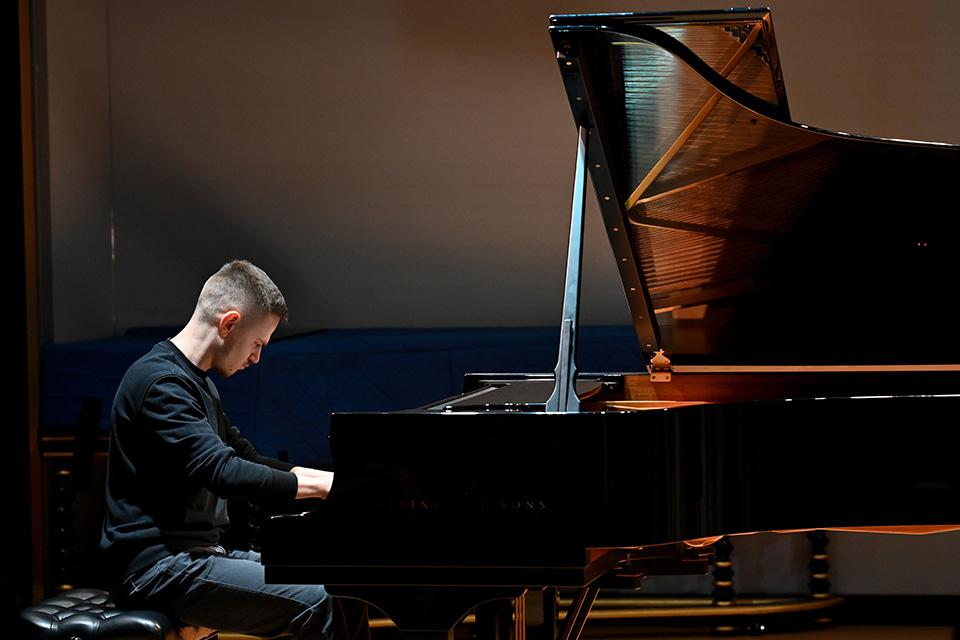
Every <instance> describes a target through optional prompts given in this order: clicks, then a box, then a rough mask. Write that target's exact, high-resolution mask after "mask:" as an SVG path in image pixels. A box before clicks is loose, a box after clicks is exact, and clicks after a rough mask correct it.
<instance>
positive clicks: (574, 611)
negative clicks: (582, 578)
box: [557, 585, 600, 640]
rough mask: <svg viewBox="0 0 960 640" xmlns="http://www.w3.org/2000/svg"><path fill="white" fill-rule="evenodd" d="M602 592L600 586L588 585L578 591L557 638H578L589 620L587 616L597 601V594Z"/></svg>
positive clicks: (565, 639)
mask: <svg viewBox="0 0 960 640" xmlns="http://www.w3.org/2000/svg"><path fill="white" fill-rule="evenodd" d="M599 593H600V587H595V586H593V585H588V586H586V587H582V588H581V589H580V591H578V592H577V597H576V598H574V599H573V603H572V604H571V605H570V609H568V610H567V615H566V618H565V619H564V621H563V629H562V630H561V631H560V635H559V636H557V640H578V639H579V638H580V632H581V631H583V625H585V624H586V622H587V616H588V615H589V614H590V609H592V608H593V603H594V602H596V601H597V594H599Z"/></svg>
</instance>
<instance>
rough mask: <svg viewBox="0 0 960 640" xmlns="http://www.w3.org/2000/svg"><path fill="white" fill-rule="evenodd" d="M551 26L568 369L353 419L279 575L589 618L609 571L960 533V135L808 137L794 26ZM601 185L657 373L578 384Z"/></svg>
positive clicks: (572, 619) (401, 607)
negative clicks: (896, 533) (945, 138)
mask: <svg viewBox="0 0 960 640" xmlns="http://www.w3.org/2000/svg"><path fill="white" fill-rule="evenodd" d="M550 32H551V35H552V38H553V42H554V45H555V48H556V55H557V60H558V62H559V66H560V71H561V76H562V79H563V82H564V84H565V86H566V89H567V93H568V96H569V101H570V106H571V108H572V111H573V116H574V122H575V124H576V126H577V128H578V130H579V133H580V135H579V137H578V148H577V154H578V174H577V181H576V185H575V189H574V193H575V197H574V206H573V214H572V224H571V243H570V253H569V256H570V257H569V259H568V266H567V287H566V289H565V296H566V297H565V301H564V317H563V319H562V323H561V331H560V334H561V344H560V355H559V357H558V365H557V370H556V371H555V372H554V374H553V375H550V374H530V375H495V374H494V375H479V374H478V375H473V376H468V378H467V381H466V385H465V386H466V388H465V392H464V394H463V395H462V396H459V397H457V398H449V399H446V400H438V401H437V402H436V403H433V404H431V405H430V406H427V407H423V408H421V409H416V410H411V411H404V412H397V413H348V414H335V415H334V416H333V419H332V421H331V449H332V452H333V457H334V462H335V465H336V480H335V482H334V485H333V489H332V491H331V493H330V496H329V498H328V500H327V501H326V502H325V503H323V504H321V505H320V506H319V507H318V508H317V509H315V510H313V511H311V512H309V513H306V514H302V515H298V516H288V517H278V518H274V519H271V520H270V521H269V522H267V523H266V524H265V526H264V530H263V538H262V559H263V563H264V565H265V569H266V576H267V579H268V580H270V581H272V582H318V583H323V584H326V585H327V588H328V589H329V590H330V591H331V593H335V594H341V595H347V596H351V597H359V598H363V599H366V600H368V601H370V602H373V603H374V604H376V605H377V606H378V607H379V608H381V609H382V610H383V611H385V612H386V613H387V614H388V615H390V616H391V617H392V618H394V620H395V621H396V622H397V623H398V625H399V626H400V627H401V628H403V629H406V630H426V631H439V632H449V631H450V628H451V627H452V625H453V624H454V623H455V622H456V621H457V620H459V619H460V618H461V617H462V616H463V615H465V614H466V612H467V611H468V610H469V609H470V608H471V607H473V606H475V605H476V604H478V603H480V602H483V601H485V600H489V599H491V598H497V597H513V596H515V595H517V593H520V592H522V591H523V590H524V589H527V588H541V587H548V586H569V587H580V588H582V589H583V591H582V592H581V596H582V597H581V598H578V600H577V602H578V603H579V604H580V605H583V606H584V607H585V609H586V610H588V609H589V601H590V598H591V597H593V596H595V595H596V587H597V585H599V584H601V580H602V579H604V578H603V577H604V576H610V575H617V570H618V568H623V567H630V572H632V573H633V574H634V577H635V575H642V574H643V573H645V572H646V573H651V572H655V571H661V570H668V569H665V568H666V567H669V570H671V571H680V570H681V565H683V564H689V563H691V562H692V563H693V566H696V567H700V568H702V566H703V558H704V555H703V553H708V552H709V551H708V550H707V551H705V552H701V551H700V550H696V551H695V552H694V553H692V554H691V553H687V551H689V550H691V549H696V545H700V544H704V543H705V542H709V541H710V540H711V539H713V538H715V537H716V536H721V535H728V534H745V533H749V532H753V531H772V530H787V529H790V530H804V529H811V528H853V529H860V528H867V529H872V530H876V529H877V528H880V529H882V530H891V528H896V529H900V530H912V531H936V530H943V529H950V528H955V527H956V526H957V524H958V523H960V466H958V465H957V464H956V460H955V457H956V452H957V451H958V450H960V428H958V427H960V424H958V420H957V417H956V416H958V415H960V366H958V365H960V338H958V335H960V334H958V332H957V331H956V326H955V325H956V322H955V320H954V318H953V315H952V311H951V309H950V306H949V303H950V300H949V298H950V297H951V295H952V294H953V292H954V289H955V287H956V285H955V283H956V282H957V281H960V261H958V260H956V259H955V257H954V255H952V254H956V253H958V252H960V246H958V238H960V233H958V231H960V217H958V216H956V215H953V212H952V210H951V211H946V210H944V206H945V205H944V204H943V203H944V202H950V200H951V195H952V194H951V193H949V191H948V190H950V189H952V187H953V184H952V181H953V180H955V179H956V176H957V175H960V147H957V146H952V145H943V144H930V143H921V142H904V141H895V140H883V139H875V138H865V137H857V136H852V135H846V134H839V133H831V132H828V131H822V130H818V129H814V128H811V127H807V126H801V125H797V124H795V123H793V122H791V120H790V117H789V113H788V109H787V101H786V93H785V89H784V84H783V80H782V78H781V74H780V64H779V59H778V55H777V49H776V46H775V43H774V38H773V29H772V23H771V19H770V14H769V12H767V11H761V10H753V9H741V10H726V11H716V12H699V13H696V12H688V13H671V14H666V13H656V14H618V15H579V16H555V17H553V18H551V26H550ZM587 171H589V175H590V176H591V178H592V182H593V184H594V188H595V190H596V195H597V198H598V201H599V203H600V209H601V213H602V215H603V221H604V225H605V227H606V230H607V233H608V234H609V239H610V242H611V245H612V248H613V253H614V255H615V257H616V260H617V263H618V265H619V268H620V276H621V279H622V281H623V286H624V292H625V293H626V296H627V300H628V303H629V306H630V310H631V313H632V316H633V321H634V326H635V328H636V331H637V337H638V339H639V341H640V344H641V346H642V348H643V350H644V352H645V354H646V357H647V358H648V361H647V362H645V363H638V371H643V369H644V367H649V370H648V371H643V372H642V373H638V374H627V373H617V372H603V373H595V374H590V375H586V374H583V375H581V374H579V373H578V372H577V370H576V365H575V353H576V326H577V320H578V318H577V315H578V309H579V302H578V300H579V297H578V296H579V256H580V253H581V245H580V230H581V229H582V216H583V210H584V207H583V186H584V185H585V183H586V177H587ZM654 380H663V381H664V382H662V383H659V382H654ZM892 434H895V435H892ZM685 541H686V542H689V543H690V544H685ZM685 550H687V551H685ZM665 554H667V555H669V554H673V560H675V562H663V560H664V559H665V558H664V557H663V556H664V555H665ZM611 571H612V573H611ZM583 610H584V609H580V612H581V613H582V611H583ZM567 621H568V622H567V624H568V627H567V628H566V629H565V630H564V635H563V637H564V638H566V639H575V638H576V635H577V633H578V632H579V628H580V626H582V623H583V616H582V615H569V616H568V617H567Z"/></svg>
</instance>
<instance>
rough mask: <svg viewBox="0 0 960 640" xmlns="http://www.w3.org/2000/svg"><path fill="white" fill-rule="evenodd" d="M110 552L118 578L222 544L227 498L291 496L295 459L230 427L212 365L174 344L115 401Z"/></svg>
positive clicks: (153, 356)
mask: <svg viewBox="0 0 960 640" xmlns="http://www.w3.org/2000/svg"><path fill="white" fill-rule="evenodd" d="M112 422H113V424H112V431H111V435H110V453H109V457H108V461H107V495H106V504H107V509H106V516H105V518H104V524H103V534H102V537H101V544H100V546H101V548H102V549H103V550H104V552H105V554H106V561H107V564H108V567H109V570H110V572H111V573H112V574H113V578H114V579H116V580H120V579H122V578H123V577H124V576H126V575H129V574H130V573H133V572H136V571H139V570H140V569H143V568H144V567H147V566H149V565H152V564H154V563H155V562H156V561H157V560H159V559H160V558H162V557H164V556H166V555H169V554H173V553H178V552H180V551H184V550H186V549H191V548H196V547H208V546H212V545H216V544H218V542H219V539H220V534H221V533H222V532H223V531H224V530H225V529H226V527H227V525H228V524H229V519H228V517H227V499H228V498H243V499H248V500H265V499H277V500H287V499H292V498H294V497H295V495H296V491H297V479H296V476H295V475H294V474H292V473H290V472H289V471H290V469H291V468H293V465H289V464H286V463H283V462H280V461H278V460H274V459H272V458H267V457H265V456H261V455H260V454H258V453H257V451H256V450H255V449H254V447H253V445H251V444H250V443H249V442H248V441H246V440H244V439H243V438H242V437H240V433H239V431H238V430H237V429H236V428H235V427H233V426H232V425H231V424H230V421H229V420H228V419H227V416H226V415H225V414H224V413H223V409H222V407H221V404H220V394H219V393H218V392H217V388H216V387H215V386H214V384H213V381H212V380H210V378H209V377H208V376H207V374H206V373H205V372H204V371H201V370H200V369H199V368H197V367H196V366H194V365H193V364H192V363H191V362H190V361H189V360H188V359H187V358H186V356H184V355H183V354H182V353H181V352H180V350H179V349H177V348H176V347H175V346H174V345H173V343H172V342H170V341H169V340H166V341H164V342H161V343H159V344H157V345H156V346H155V347H154V348H153V349H152V350H151V351H150V352H149V353H148V354H147V355H145V356H143V357H142V358H140V360H138V361H137V362H135V363H134V364H133V365H132V366H131V367H130V369H129V370H128V371H127V373H126V375H124V377H123V380H122V381H121V383H120V388H119V390H118V391H117V396H116V399H115V400H114V404H113V416H112Z"/></svg>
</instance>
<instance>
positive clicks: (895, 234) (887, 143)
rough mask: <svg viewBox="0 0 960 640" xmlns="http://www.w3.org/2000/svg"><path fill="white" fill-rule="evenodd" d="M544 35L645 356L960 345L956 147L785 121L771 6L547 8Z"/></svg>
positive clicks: (905, 350)
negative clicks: (954, 302) (561, 11)
mask: <svg viewBox="0 0 960 640" xmlns="http://www.w3.org/2000/svg"><path fill="white" fill-rule="evenodd" d="M550 32H551V35H552V37H553V42H554V46H555V48H556V51H557V59H558V62H559V65H560V70H561V73H562V76H563V81H564V83H565V85H566V89H567V94H568V96H569V100H570V105H571V107H572V109H573V116H574V120H575V121H576V123H577V124H578V125H580V126H583V127H585V128H586V129H587V130H588V132H589V139H590V140H589V152H588V155H589V162H588V164H589V167H590V172H591V177H592V179H593V184H594V185H595V189H596V192H597V197H598V201H599V203H600V208H601V211H602V215H603V219H604V226H605V228H606V231H607V233H608V235H609V239H610V243H611V245H612V247H613V251H614V255H615V256H616V260H617V263H618V265H619V268H620V276H621V279H622V281H623V285H624V291H625V292H626V295H627V300H628V303H629V305H630V311H631V314H632V317H633V322H634V325H635V327H636V329H637V334H638V337H639V339H640V342H641V346H642V347H643V348H644V349H645V350H646V351H647V353H648V354H650V355H651V356H652V354H653V353H654V352H656V351H657V350H658V349H663V350H664V351H665V354H666V356H667V357H668V358H670V360H671V361H672V362H673V363H674V364H681V363H686V362H690V361H695V362H697V363H701V364H702V363H707V362H722V363H723V364H808V365H809V364H891V363H895V364H915V363H948V364H957V363H958V362H960V336H958V334H957V332H956V331H954V330H953V327H955V326H956V324H957V320H956V318H955V317H954V312H953V310H952V308H951V305H950V298H951V297H952V296H953V291H954V288H955V283H956V282H957V276H958V275H960V274H958V266H957V261H956V260H955V259H954V257H953V256H954V255H955V254H956V253H957V252H958V250H960V217H958V216H956V215H953V214H952V212H951V211H952V208H953V207H952V206H951V204H950V203H953V202H955V199H956V198H955V196H954V195H952V193H951V191H952V188H953V187H952V183H953V181H954V179H955V176H956V175H960V173H958V172H960V147H958V146H956V145H946V144H932V143H922V142H906V141H894V140H886V139H876V138H867V137H859V136H853V135H848V134H840V133H833V132H829V131H824V130H820V129H815V128H812V127H809V126H803V125H798V124H795V123H793V122H792V121H791V120H790V118H789V111H788V107H787V98H786V92H785V88H784V82H783V78H782V75H781V70H780V60H779V56H778V53H777V48H776V44H775V42H774V37H773V26H772V21H771V17H770V13H769V12H768V11H765V10H732V11H722V12H712V13H679V14H678V13H673V14H638V15H587V16H583V15H575V16H555V17H553V18H552V19H551V27H550Z"/></svg>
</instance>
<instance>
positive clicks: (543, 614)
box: [518, 587, 557, 640]
mask: <svg viewBox="0 0 960 640" xmlns="http://www.w3.org/2000/svg"><path fill="white" fill-rule="evenodd" d="M523 604H524V607H523V615H524V634H525V636H526V638H527V640H556V638H557V589H556V588H555V587H546V588H544V589H541V590H539V591H538V590H536V589H531V590H529V591H527V593H526V594H525V595H524V596H523ZM518 609H519V606H518Z"/></svg>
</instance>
